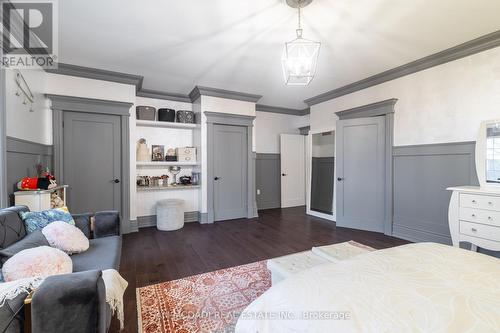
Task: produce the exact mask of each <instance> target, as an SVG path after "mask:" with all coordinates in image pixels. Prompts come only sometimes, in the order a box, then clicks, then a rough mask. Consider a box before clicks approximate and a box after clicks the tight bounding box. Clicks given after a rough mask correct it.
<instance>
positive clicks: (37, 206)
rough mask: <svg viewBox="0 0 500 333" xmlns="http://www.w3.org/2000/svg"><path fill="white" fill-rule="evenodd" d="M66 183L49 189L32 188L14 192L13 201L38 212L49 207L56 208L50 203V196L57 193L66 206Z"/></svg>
mask: <svg viewBox="0 0 500 333" xmlns="http://www.w3.org/2000/svg"><path fill="white" fill-rule="evenodd" d="M67 188H68V185H61V186H57V187H54V188H51V189H50V190H34V191H17V192H14V199H15V200H14V203H15V204H16V205H24V206H28V208H29V209H30V211H32V212H39V211H42V210H47V209H51V208H56V207H54V206H53V205H52V203H51V202H52V200H51V196H52V194H53V193H57V195H59V197H60V198H61V199H62V201H63V203H64V206H66V189H67Z"/></svg>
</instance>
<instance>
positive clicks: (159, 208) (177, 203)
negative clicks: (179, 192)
mask: <svg viewBox="0 0 500 333" xmlns="http://www.w3.org/2000/svg"><path fill="white" fill-rule="evenodd" d="M183 226H184V200H181V199H165V200H160V201H158V202H157V203H156V227H157V228H158V230H162V231H172V230H177V229H180V228H182V227H183Z"/></svg>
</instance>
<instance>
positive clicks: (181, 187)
mask: <svg viewBox="0 0 500 333" xmlns="http://www.w3.org/2000/svg"><path fill="white" fill-rule="evenodd" d="M196 188H200V185H176V186H172V185H170V186H137V191H173V190H189V189H196Z"/></svg>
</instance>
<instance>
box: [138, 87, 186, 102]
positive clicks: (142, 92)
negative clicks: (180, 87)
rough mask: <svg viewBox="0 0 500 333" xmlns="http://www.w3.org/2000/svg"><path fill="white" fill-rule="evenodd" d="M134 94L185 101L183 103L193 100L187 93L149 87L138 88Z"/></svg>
mask: <svg viewBox="0 0 500 333" xmlns="http://www.w3.org/2000/svg"><path fill="white" fill-rule="evenodd" d="M136 96H138V97H147V98H156V99H166V100H169V101H176V102H185V103H191V102H193V100H192V99H191V98H190V97H189V96H188V95H183V94H175V93H168V92H164V91H158V90H151V89H141V90H138V91H137V93H136Z"/></svg>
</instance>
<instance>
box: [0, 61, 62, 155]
mask: <svg viewBox="0 0 500 333" xmlns="http://www.w3.org/2000/svg"><path fill="white" fill-rule="evenodd" d="M20 72H21V74H22V75H23V76H24V79H25V80H26V83H27V84H28V85H29V87H30V89H31V91H32V93H33V95H34V96H35V102H34V104H33V110H34V112H30V111H29V110H30V103H28V104H26V105H24V104H23V101H24V97H23V94H22V93H20V96H16V91H17V90H18V88H17V85H16V82H15V75H16V71H15V70H11V69H8V70H5V80H6V82H5V83H6V96H5V97H6V107H7V113H6V125H7V126H6V127H7V135H8V136H11V137H15V138H18V139H23V140H28V141H33V142H37V143H41V144H45V145H51V144H52V112H51V111H50V109H49V107H48V103H47V100H46V99H45V96H44V94H45V93H46V91H47V80H46V76H45V72H44V71H43V70H42V69H37V70H34V69H31V70H22V71H20Z"/></svg>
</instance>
